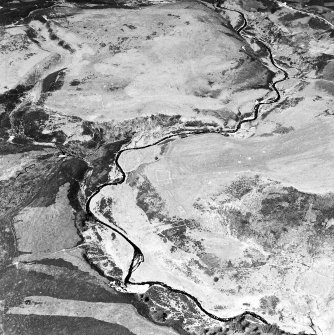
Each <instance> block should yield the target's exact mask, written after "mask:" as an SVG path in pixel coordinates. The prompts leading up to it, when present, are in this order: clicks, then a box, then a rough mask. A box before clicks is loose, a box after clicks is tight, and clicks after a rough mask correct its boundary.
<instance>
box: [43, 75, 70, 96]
mask: <svg viewBox="0 0 334 335" xmlns="http://www.w3.org/2000/svg"><path fill="white" fill-rule="evenodd" d="M65 74H66V73H65V69H61V70H58V71H55V72H53V73H51V74H49V75H47V76H46V77H45V78H44V79H43V83H42V92H43V93H46V92H54V91H57V90H60V89H61V88H62V87H63V85H64V79H65Z"/></svg>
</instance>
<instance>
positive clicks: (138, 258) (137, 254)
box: [86, 3, 288, 324]
mask: <svg viewBox="0 0 334 335" xmlns="http://www.w3.org/2000/svg"><path fill="white" fill-rule="evenodd" d="M221 10H227V11H233V12H236V13H238V14H239V15H240V17H241V18H242V24H241V25H240V27H239V28H237V29H235V31H236V32H237V33H238V34H239V35H240V36H241V37H242V38H244V39H246V37H245V36H244V35H243V33H242V32H243V30H244V29H245V28H246V27H247V26H248V22H247V19H246V17H245V15H244V14H243V13H242V12H240V11H238V10H235V9H230V8H226V7H222V6H220V4H219V3H218V4H216V5H215V11H216V12H220V11H221ZM258 41H259V42H261V43H262V45H263V46H264V47H265V48H266V50H267V52H268V54H269V59H270V61H271V63H272V65H273V66H274V67H275V68H276V69H277V70H278V72H277V74H278V73H281V74H283V77H282V78H280V79H277V80H275V79H274V81H273V82H272V83H271V84H270V86H271V89H272V90H273V91H274V92H275V93H276V97H275V98H271V99H269V100H267V101H257V103H256V104H255V106H254V107H253V113H252V116H251V117H250V118H245V119H242V120H240V121H239V123H238V124H237V126H236V127H235V128H234V129H227V130H224V131H222V132H219V133H220V134H221V135H224V136H228V135H229V134H233V133H237V132H238V131H239V130H240V128H241V126H242V125H243V124H244V123H247V122H252V121H254V120H257V118H258V116H259V110H260V108H261V106H262V105H269V104H273V103H276V102H278V101H279V100H280V99H281V95H280V92H279V90H278V89H277V87H276V86H277V84H279V83H280V82H283V81H285V80H286V79H288V73H287V72H286V71H285V70H284V69H282V68H281V67H280V66H278V65H277V63H276V62H275V59H274V57H273V55H272V51H271V49H270V48H269V47H268V46H267V45H266V44H265V43H264V42H263V41H262V40H258ZM277 74H276V75H277ZM204 133H206V134H207V133H217V132H215V131H186V132H182V133H181V132H180V133H173V134H170V135H168V136H165V137H163V138H162V139H160V140H158V141H156V142H154V143H151V144H148V145H145V146H141V147H137V148H126V149H122V150H120V151H119V152H118V153H117V155H116V158H115V165H116V167H117V169H118V171H119V173H120V174H121V176H120V177H119V178H116V179H115V180H114V181H112V182H109V183H106V184H103V185H101V186H99V187H98V188H97V189H96V190H95V192H94V193H93V194H92V195H90V197H89V199H88V200H87V202H86V212H87V214H89V215H90V216H92V217H94V219H95V220H96V221H97V222H99V223H100V224H101V225H103V226H105V227H108V228H109V229H111V230H112V231H114V232H116V233H118V234H119V235H121V236H122V237H123V238H125V240H126V241H127V242H128V243H130V244H131V246H132V247H133V249H134V255H133V258H132V262H131V265H130V268H129V270H128V273H127V275H126V277H125V280H124V285H125V286H127V285H138V286H144V285H148V286H150V287H151V286H160V287H163V288H166V289H168V290H170V291H172V292H174V293H178V294H183V295H185V296H187V297H188V298H190V299H191V300H192V301H193V302H194V303H195V304H196V305H197V306H198V308H199V309H200V310H201V311H202V312H203V313H205V314H206V315H208V316H209V317H211V318H213V319H215V320H218V321H221V322H228V321H233V320H235V319H236V318H239V317H243V316H251V317H253V318H255V319H257V320H258V321H260V322H262V323H263V324H268V322H267V321H266V320H265V319H264V318H263V317H262V316H260V315H258V314H256V313H254V312H252V311H245V312H243V313H242V314H238V315H236V316H233V317H229V318H223V317H218V316H216V315H214V314H212V313H210V312H208V311H206V310H205V309H204V308H203V306H202V305H201V303H200V302H199V301H198V299H197V298H196V297H194V296H193V295H191V294H189V293H187V292H186V291H183V290H178V289H175V288H173V287H171V286H169V285H167V284H165V283H163V282H158V281H147V282H139V283H135V282H132V281H131V276H132V273H133V272H134V271H135V270H136V269H137V268H138V267H139V266H140V264H141V263H142V262H143V261H144V255H143V253H142V251H141V250H140V248H139V247H138V246H137V245H136V244H135V243H134V242H132V241H131V240H130V239H129V238H128V237H127V236H126V234H125V233H124V232H122V231H119V230H118V229H116V228H115V227H112V226H110V225H109V224H107V223H105V222H102V221H100V220H98V219H97V218H95V216H94V214H93V212H92V211H91V209H90V204H91V201H92V199H93V198H94V197H95V196H96V195H97V194H98V193H99V192H100V191H101V190H102V189H103V188H104V187H106V186H110V185H114V186H115V185H120V184H122V183H123V182H124V181H125V179H126V174H125V172H124V171H123V169H122V167H121V166H120V164H119V158H120V156H121V155H122V153H123V152H126V151H130V150H141V149H145V148H148V147H151V146H155V145H157V144H160V143H162V142H164V141H166V140H167V139H170V138H177V137H180V136H181V135H182V136H184V135H198V134H204Z"/></svg>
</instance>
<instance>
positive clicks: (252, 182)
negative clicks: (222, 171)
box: [226, 176, 260, 199]
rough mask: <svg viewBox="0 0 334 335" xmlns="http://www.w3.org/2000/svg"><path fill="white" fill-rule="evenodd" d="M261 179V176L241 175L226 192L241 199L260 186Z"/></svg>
mask: <svg viewBox="0 0 334 335" xmlns="http://www.w3.org/2000/svg"><path fill="white" fill-rule="evenodd" d="M259 181H260V180H259V176H255V177H254V178H246V177H241V178H239V179H238V180H236V181H233V182H232V183H231V185H229V186H228V187H227V188H226V192H227V193H228V194H230V195H232V196H233V197H235V198H237V199H241V198H242V197H243V196H244V195H246V194H247V193H249V192H250V191H252V190H253V189H254V188H255V187H256V186H258V184H259Z"/></svg>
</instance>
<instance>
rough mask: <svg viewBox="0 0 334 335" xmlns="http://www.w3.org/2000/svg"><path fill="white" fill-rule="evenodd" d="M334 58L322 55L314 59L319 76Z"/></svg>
mask: <svg viewBox="0 0 334 335" xmlns="http://www.w3.org/2000/svg"><path fill="white" fill-rule="evenodd" d="M333 59H334V56H333V55H328V54H321V55H320V56H318V57H316V58H315V59H314V67H315V68H316V70H317V74H318V73H319V72H322V71H323V70H324V68H325V66H326V65H327V64H328V63H329V61H331V60H333Z"/></svg>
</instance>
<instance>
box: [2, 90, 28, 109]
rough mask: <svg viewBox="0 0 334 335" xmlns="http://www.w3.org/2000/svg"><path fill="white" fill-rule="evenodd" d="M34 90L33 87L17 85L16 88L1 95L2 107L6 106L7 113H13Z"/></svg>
mask: <svg viewBox="0 0 334 335" xmlns="http://www.w3.org/2000/svg"><path fill="white" fill-rule="evenodd" d="M32 88H33V86H25V85H21V84H20V85H17V86H16V87H15V88H13V89H10V90H8V91H6V92H5V93H3V94H1V95H0V105H3V106H4V108H5V111H6V112H8V111H12V110H13V109H14V108H15V106H16V105H17V104H18V103H19V102H20V101H21V99H22V98H23V97H24V95H25V94H26V93H27V92H28V91H29V90H31V89H32Z"/></svg>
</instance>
